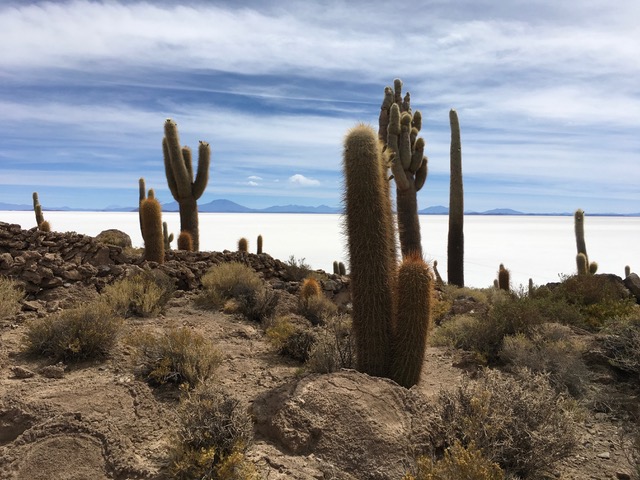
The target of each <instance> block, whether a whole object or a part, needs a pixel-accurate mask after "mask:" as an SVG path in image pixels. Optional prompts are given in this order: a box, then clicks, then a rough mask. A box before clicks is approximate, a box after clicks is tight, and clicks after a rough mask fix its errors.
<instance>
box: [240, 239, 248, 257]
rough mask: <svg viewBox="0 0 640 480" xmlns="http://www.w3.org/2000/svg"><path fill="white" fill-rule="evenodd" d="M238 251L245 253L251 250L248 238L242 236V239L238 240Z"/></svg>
mask: <svg viewBox="0 0 640 480" xmlns="http://www.w3.org/2000/svg"><path fill="white" fill-rule="evenodd" d="M238 251H239V252H245V253H246V252H248V251H249V242H248V241H247V239H246V238H244V237H242V238H241V239H240V240H238Z"/></svg>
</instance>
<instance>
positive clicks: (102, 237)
mask: <svg viewBox="0 0 640 480" xmlns="http://www.w3.org/2000/svg"><path fill="white" fill-rule="evenodd" d="M95 238H96V240H97V241H98V242H100V243H104V244H106V245H115V246H116V247H122V248H126V247H131V245H132V244H131V237H130V236H129V235H127V234H126V233H125V232H123V231H122V230H118V229H115V228H110V229H108V230H103V231H102V232H100V233H99V234H98V235H96V237H95Z"/></svg>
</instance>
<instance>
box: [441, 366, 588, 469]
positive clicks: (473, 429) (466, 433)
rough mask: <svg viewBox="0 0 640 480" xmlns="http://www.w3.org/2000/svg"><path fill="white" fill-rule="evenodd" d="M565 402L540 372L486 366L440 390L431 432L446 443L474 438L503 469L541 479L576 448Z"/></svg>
mask: <svg viewBox="0 0 640 480" xmlns="http://www.w3.org/2000/svg"><path fill="white" fill-rule="evenodd" d="M563 405H564V399H563V397H561V396H560V395H558V394H557V393H556V392H555V391H554V390H553V389H552V388H551V386H550V385H549V382H548V380H547V378H546V376H544V375H535V374H533V373H531V372H523V373H522V374H521V375H520V376H519V377H518V378H514V377H512V376H508V375H506V374H502V373H500V372H498V371H493V370H485V371H484V373H483V374H482V375H481V376H480V377H479V379H478V380H477V381H471V380H468V379H466V380H465V381H464V382H463V384H462V385H461V386H460V387H458V388H457V389H455V390H453V391H444V392H442V393H441V394H440V396H439V398H438V400H437V402H436V405H435V410H436V418H437V420H436V421H434V424H433V426H432V431H433V432H434V434H435V435H434V438H443V439H444V442H445V447H451V446H453V445H455V442H456V441H459V442H461V443H462V445H463V446H465V447H468V446H469V445H470V444H471V442H474V444H475V445H476V446H477V447H478V448H479V449H480V450H481V451H482V452H483V453H484V455H485V457H486V458H487V459H488V460H489V461H491V462H496V463H498V464H499V465H500V467H501V468H502V469H503V470H504V471H505V473H507V474H512V475H519V476H521V477H524V478H539V477H540V476H541V475H542V473H543V472H545V471H548V469H550V468H552V466H553V464H554V463H555V462H557V461H559V460H561V459H563V458H565V457H567V456H568V455H570V454H571V453H572V451H573V450H574V448H575V446H576V435H575V432H574V428H573V423H572V420H571V419H570V418H569V416H568V414H567V413H565V411H564V409H563Z"/></svg>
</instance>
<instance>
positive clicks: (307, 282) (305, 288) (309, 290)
mask: <svg viewBox="0 0 640 480" xmlns="http://www.w3.org/2000/svg"><path fill="white" fill-rule="evenodd" d="M320 295H322V289H321V288H320V284H319V283H318V281H317V280H316V279H315V278H313V277H308V278H305V279H304V281H303V282H302V286H301V287H300V298H301V299H302V300H305V301H306V300H309V299H310V298H311V297H319V296H320Z"/></svg>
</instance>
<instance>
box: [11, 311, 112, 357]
mask: <svg viewBox="0 0 640 480" xmlns="http://www.w3.org/2000/svg"><path fill="white" fill-rule="evenodd" d="M122 323H123V322H122V319H121V318H120V317H118V316H117V315H115V313H114V312H113V310H112V309H111V308H110V307H109V306H108V305H106V304H105V303H104V302H100V301H94V302H90V303H86V304H84V305H82V306H80V307H76V308H73V309H70V310H64V311H62V312H60V313H58V314H55V315H52V316H49V317H45V318H42V319H38V320H34V321H33V322H30V323H29V324H28V325H27V332H26V335H25V338H24V345H25V348H26V350H27V351H28V352H29V353H35V354H40V355H46V356H47V357H52V358H53V359H54V360H85V359H89V358H96V357H104V356H106V355H107V354H108V353H109V352H110V350H111V349H112V348H113V346H114V345H115V343H116V340H117V337H118V334H119V333H120V330H121V327H122Z"/></svg>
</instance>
